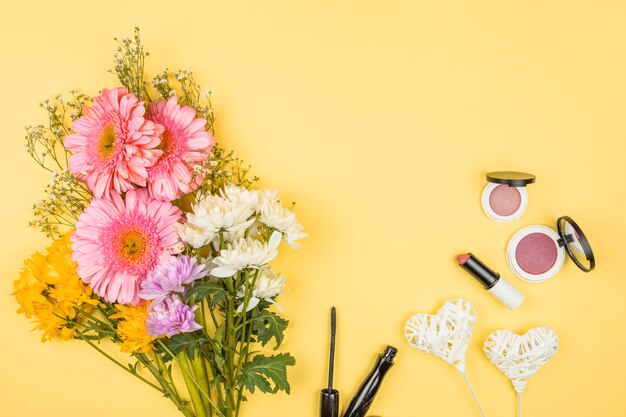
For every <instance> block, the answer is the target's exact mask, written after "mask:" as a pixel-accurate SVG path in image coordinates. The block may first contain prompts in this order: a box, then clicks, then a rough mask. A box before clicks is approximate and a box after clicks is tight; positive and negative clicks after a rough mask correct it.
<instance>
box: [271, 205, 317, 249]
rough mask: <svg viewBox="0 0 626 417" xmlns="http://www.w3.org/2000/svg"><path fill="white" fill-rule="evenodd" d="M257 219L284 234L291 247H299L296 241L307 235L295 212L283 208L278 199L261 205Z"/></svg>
mask: <svg viewBox="0 0 626 417" xmlns="http://www.w3.org/2000/svg"><path fill="white" fill-rule="evenodd" d="M259 220H260V221H261V222H263V223H265V224H266V225H267V226H268V227H271V228H272V229H274V230H278V231H279V232H281V233H282V234H283V235H285V241H286V242H287V244H288V245H289V246H291V247H292V248H298V247H300V244H299V243H297V242H296V241H297V240H298V239H302V238H304V237H307V236H308V235H307V234H306V233H305V232H304V228H303V227H302V225H301V224H300V223H299V222H298V220H296V215H295V213H294V212H293V211H291V210H289V209H288V208H285V207H284V206H283V205H282V203H281V202H280V201H275V202H274V203H268V204H264V205H263V206H261V214H260V216H259Z"/></svg>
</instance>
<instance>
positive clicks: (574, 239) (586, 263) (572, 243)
mask: <svg viewBox="0 0 626 417" xmlns="http://www.w3.org/2000/svg"><path fill="white" fill-rule="evenodd" d="M556 227H557V230H558V231H559V235H560V236H561V239H563V246H564V247H565V252H567V255H568V256H569V257H570V258H571V259H572V261H574V263H575V264H576V266H578V267H579V268H580V269H582V270H583V271H585V272H590V271H592V270H593V268H595V267H596V258H595V257H594V256H593V251H592V250H591V245H590V244H589V241H588V240H587V237H586V236H585V234H584V233H583V231H582V230H581V228H580V226H578V224H576V222H575V221H574V220H572V218H571V217H568V216H561V217H559V218H558V220H557V221H556Z"/></svg>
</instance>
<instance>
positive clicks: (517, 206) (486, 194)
mask: <svg viewBox="0 0 626 417" xmlns="http://www.w3.org/2000/svg"><path fill="white" fill-rule="evenodd" d="M487 182H488V184H487V186H486V187H485V188H484V190H483V194H482V198H481V204H482V207H483V211H484V212H485V214H486V215H487V216H488V217H489V218H490V219H492V220H495V221H497V222H510V221H513V220H515V219H517V218H519V217H520V216H521V215H522V214H524V212H525V211H526V207H527V206H528V194H527V193H526V185H528V184H532V183H533V182H535V176H534V175H532V174H527V173H525V172H514V171H499V172H490V173H489V174H487Z"/></svg>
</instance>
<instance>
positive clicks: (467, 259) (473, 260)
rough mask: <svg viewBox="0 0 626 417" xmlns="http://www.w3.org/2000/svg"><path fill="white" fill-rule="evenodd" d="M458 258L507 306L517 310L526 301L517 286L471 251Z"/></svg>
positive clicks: (463, 266)
mask: <svg viewBox="0 0 626 417" xmlns="http://www.w3.org/2000/svg"><path fill="white" fill-rule="evenodd" d="M456 260H457V261H458V262H459V265H460V266H461V268H463V269H465V270H466V271H467V272H469V273H470V274H471V275H472V276H473V277H474V278H476V279H477V280H478V282H480V283H481V284H482V286H483V287H484V288H485V289H486V290H487V291H489V293H491V295H493V296H494V297H495V298H496V300H498V301H500V302H501V303H502V304H504V305H505V306H506V307H507V308H509V309H511V310H515V309H516V308H517V307H519V306H520V304H522V301H524V296H523V295H522V294H520V292H519V291H517V290H516V289H515V287H513V286H512V285H511V284H509V282H508V281H507V280H505V279H504V278H502V277H501V276H500V274H498V273H497V272H495V271H494V270H492V269H491V268H489V267H488V266H487V265H485V264H484V263H482V262H481V261H480V259H478V258H477V257H475V256H474V255H472V254H471V253H468V254H462V255H459V256H457V257H456Z"/></svg>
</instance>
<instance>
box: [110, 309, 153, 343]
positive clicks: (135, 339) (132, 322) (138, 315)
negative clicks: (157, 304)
mask: <svg viewBox="0 0 626 417" xmlns="http://www.w3.org/2000/svg"><path fill="white" fill-rule="evenodd" d="M148 305H149V303H141V304H140V305H138V306H133V305H121V304H116V305H115V308H116V310H117V311H118V312H117V313H115V314H113V315H111V316H110V318H112V319H120V321H119V322H118V323H117V334H118V335H119V336H120V338H121V339H122V343H121V350H122V352H127V353H133V352H141V353H146V352H150V351H151V350H152V349H153V345H152V342H153V341H154V337H152V336H149V335H148V330H147V329H146V318H148Z"/></svg>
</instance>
